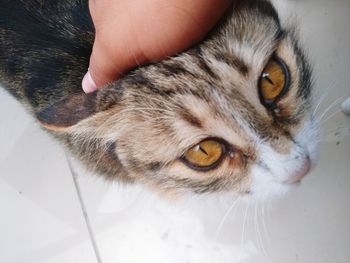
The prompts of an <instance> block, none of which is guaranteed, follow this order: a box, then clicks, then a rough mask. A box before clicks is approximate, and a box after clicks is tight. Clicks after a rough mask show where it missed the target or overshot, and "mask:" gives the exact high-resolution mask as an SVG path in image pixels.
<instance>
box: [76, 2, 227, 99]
mask: <svg viewBox="0 0 350 263" xmlns="http://www.w3.org/2000/svg"><path fill="white" fill-rule="evenodd" d="M230 3H231V0H177V1H169V0H89V8H90V13H91V16H92V19H93V22H94V25H95V30H96V36H95V42H94V46H93V50H92V54H91V57H90V66H89V70H88V73H87V74H86V75H85V77H84V79H83V82H82V86H83V90H84V91H85V92H86V93H90V92H93V91H95V90H96V89H97V88H99V87H102V86H103V85H105V84H107V83H109V82H111V81H112V80H114V79H117V78H118V77H120V76H121V75H122V74H123V72H125V71H127V70H129V69H131V68H133V67H135V66H136V65H139V64H143V63H146V62H150V61H157V60H161V59H163V58H165V57H166V56H169V55H173V54H176V53H178V52H181V51H183V50H185V49H186V48H189V47H190V46H191V45H193V44H195V43H196V42H198V41H199V40H201V39H202V38H203V37H204V36H205V35H206V34H207V33H208V32H209V30H210V29H211V28H212V27H213V26H214V25H215V23H216V22H217V21H218V20H219V19H220V17H221V16H222V14H223V13H224V11H225V10H226V8H227V7H228V6H229V5H230Z"/></svg>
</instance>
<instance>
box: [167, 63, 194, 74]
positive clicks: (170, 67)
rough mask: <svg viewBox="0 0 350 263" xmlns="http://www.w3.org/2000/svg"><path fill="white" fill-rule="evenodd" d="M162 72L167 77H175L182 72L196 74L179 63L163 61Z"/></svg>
mask: <svg viewBox="0 0 350 263" xmlns="http://www.w3.org/2000/svg"><path fill="white" fill-rule="evenodd" d="M160 72H161V73H162V74H163V75H165V76H167V77H174V76H176V75H181V74H184V75H192V76H194V75H193V73H192V72H190V71H188V70H187V69H186V68H184V67H183V66H182V65H181V64H179V63H169V62H164V63H161V68H160ZM194 77H195V76H194Z"/></svg>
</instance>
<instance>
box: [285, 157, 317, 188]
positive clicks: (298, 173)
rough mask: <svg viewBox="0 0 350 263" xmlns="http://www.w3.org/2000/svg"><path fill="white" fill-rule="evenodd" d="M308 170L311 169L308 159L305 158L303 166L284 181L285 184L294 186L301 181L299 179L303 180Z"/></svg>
mask: <svg viewBox="0 0 350 263" xmlns="http://www.w3.org/2000/svg"><path fill="white" fill-rule="evenodd" d="M310 168H311V162H310V158H309V157H308V156H307V157H305V158H304V161H303V165H302V166H301V167H300V169H299V170H297V171H296V172H294V174H292V175H291V176H290V177H289V178H288V179H287V180H286V183H289V184H294V183H297V182H299V181H301V179H303V178H304V177H305V175H307V173H308V172H309V171H310Z"/></svg>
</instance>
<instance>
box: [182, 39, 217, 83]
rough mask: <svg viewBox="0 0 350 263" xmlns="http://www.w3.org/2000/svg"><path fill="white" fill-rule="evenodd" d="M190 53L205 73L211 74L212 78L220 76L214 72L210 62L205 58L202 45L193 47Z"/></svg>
mask: <svg viewBox="0 0 350 263" xmlns="http://www.w3.org/2000/svg"><path fill="white" fill-rule="evenodd" d="M188 54H190V55H192V57H193V59H195V60H196V62H197V65H198V67H199V68H200V69H201V70H203V71H204V72H205V73H207V74H209V75H210V76H211V77H212V78H214V79H218V76H217V75H216V74H215V73H214V72H213V70H212V69H211V68H210V66H209V65H208V63H207V62H206V61H205V59H204V58H203V51H202V49H201V47H199V46H198V47H196V48H193V49H191V50H190V51H189V52H188Z"/></svg>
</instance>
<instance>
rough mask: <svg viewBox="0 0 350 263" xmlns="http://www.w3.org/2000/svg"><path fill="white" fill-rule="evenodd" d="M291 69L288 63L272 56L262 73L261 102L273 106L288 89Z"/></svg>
mask: <svg viewBox="0 0 350 263" xmlns="http://www.w3.org/2000/svg"><path fill="white" fill-rule="evenodd" d="M288 85H289V71H288V68H287V66H286V64H285V63H284V62H283V61H282V60H281V59H280V58H277V57H274V58H272V59H271V60H270V61H269V62H268V63H267V65H266V67H265V68H264V70H263V72H262V73H261V76H260V80H259V93H260V98H261V102H262V103H263V104H264V105H265V106H267V107H271V106H273V105H274V103H275V102H276V101H277V100H278V99H279V98H281V97H282V96H283V95H284V94H285V93H286V91H287V90H288Z"/></svg>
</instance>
